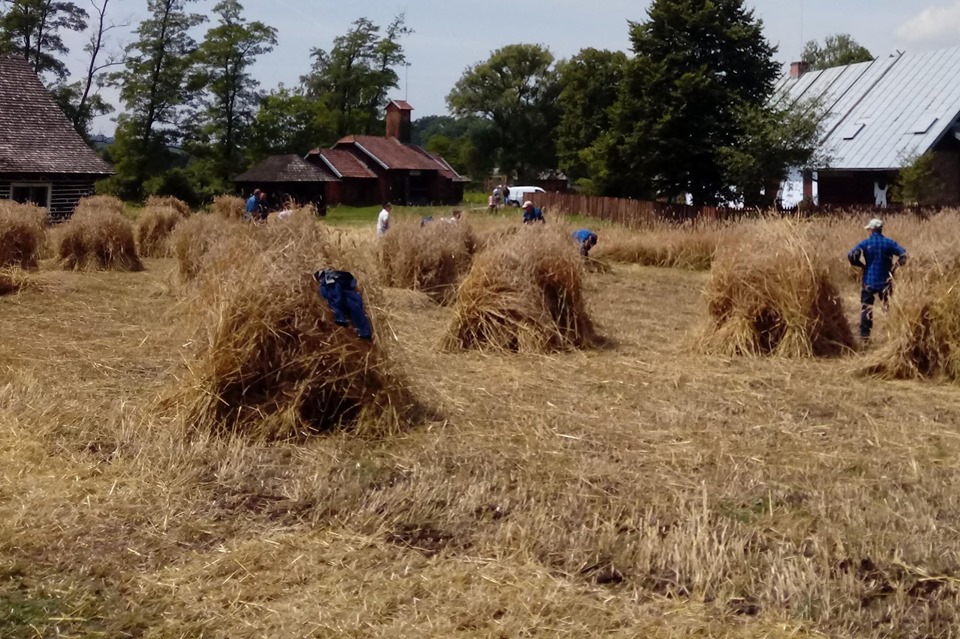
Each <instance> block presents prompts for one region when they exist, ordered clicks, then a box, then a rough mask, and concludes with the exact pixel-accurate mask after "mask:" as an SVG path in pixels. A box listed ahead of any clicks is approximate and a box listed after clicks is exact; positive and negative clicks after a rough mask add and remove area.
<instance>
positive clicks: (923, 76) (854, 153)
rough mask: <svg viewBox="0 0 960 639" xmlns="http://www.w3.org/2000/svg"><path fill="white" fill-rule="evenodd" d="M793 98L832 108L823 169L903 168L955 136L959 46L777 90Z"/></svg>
mask: <svg viewBox="0 0 960 639" xmlns="http://www.w3.org/2000/svg"><path fill="white" fill-rule="evenodd" d="M777 87H778V89H779V90H780V91H781V92H785V93H786V95H788V96H789V99H790V100H793V101H802V100H807V99H819V100H821V102H822V106H823V108H824V109H826V112H827V113H826V117H825V119H824V122H823V129H824V135H825V137H824V141H823V146H822V150H823V151H824V152H825V154H826V155H827V156H828V157H829V164H828V166H825V167H822V168H824V169H834V170H854V171H856V170H860V171H865V170H889V169H899V168H902V167H903V166H904V163H905V161H906V160H908V159H909V158H911V157H912V156H914V155H916V154H920V153H924V152H926V151H929V150H930V149H931V148H933V147H934V146H935V145H936V144H937V143H938V142H939V141H940V140H941V139H942V138H943V137H944V136H945V135H948V134H951V133H952V131H953V128H954V126H955V125H956V123H957V120H958V118H960V47H957V48H952V49H941V50H938V51H927V52H923V53H904V54H902V55H900V56H896V57H888V58H878V59H877V60H874V61H873V62H862V63H859V64H852V65H849V66H845V67H836V68H833V69H827V70H825V71H812V72H809V73H805V74H803V75H802V76H801V77H799V78H791V77H790V75H789V74H786V75H785V76H784V77H783V78H781V80H780V82H779V83H778V85H777Z"/></svg>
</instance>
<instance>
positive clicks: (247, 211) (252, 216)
mask: <svg viewBox="0 0 960 639" xmlns="http://www.w3.org/2000/svg"><path fill="white" fill-rule="evenodd" d="M269 214H270V207H269V206H268V205H267V194H266V193H265V192H263V191H261V190H260V189H254V190H253V194H252V195H251V196H250V197H248V198H247V204H246V206H245V207H244V212H243V220H244V221H245V222H256V221H258V220H265V219H267V216H268V215H269Z"/></svg>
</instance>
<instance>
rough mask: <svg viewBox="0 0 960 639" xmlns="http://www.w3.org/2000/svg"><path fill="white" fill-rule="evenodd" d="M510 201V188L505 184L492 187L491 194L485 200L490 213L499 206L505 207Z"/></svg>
mask: <svg viewBox="0 0 960 639" xmlns="http://www.w3.org/2000/svg"><path fill="white" fill-rule="evenodd" d="M509 200H510V187H508V186H507V185H506V184H501V185H500V186H495V187H493V193H492V194H491V195H490V197H489V198H487V204H488V205H489V207H490V212H491V213H494V212H496V211H497V209H499V208H500V207H501V206H506V205H507V204H508V202H509Z"/></svg>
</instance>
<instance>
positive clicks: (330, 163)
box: [310, 149, 377, 178]
mask: <svg viewBox="0 0 960 639" xmlns="http://www.w3.org/2000/svg"><path fill="white" fill-rule="evenodd" d="M310 155H319V156H320V158H321V159H322V160H323V162H324V164H325V165H326V166H327V167H329V168H330V170H331V171H333V172H334V174H335V175H337V176H338V177H341V178H376V177H377V174H376V173H374V172H373V171H371V170H370V168H369V167H367V166H366V165H365V164H364V163H363V162H361V161H360V158H358V157H357V156H355V155H354V154H353V153H351V152H350V151H346V150H343V149H323V150H322V151H321V150H319V149H315V150H314V151H310Z"/></svg>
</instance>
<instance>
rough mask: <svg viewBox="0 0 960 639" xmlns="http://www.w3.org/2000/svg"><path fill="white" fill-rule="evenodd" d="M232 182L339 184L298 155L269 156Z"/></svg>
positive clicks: (326, 172) (328, 173)
mask: <svg viewBox="0 0 960 639" xmlns="http://www.w3.org/2000/svg"><path fill="white" fill-rule="evenodd" d="M233 181H234V182H257V183H260V184H271V183H272V184H285V183H290V182H339V180H338V179H337V178H336V177H334V176H333V175H332V174H331V173H330V172H328V171H325V170H323V169H321V168H320V167H319V166H314V165H313V164H310V163H309V162H307V161H306V160H304V159H303V158H301V157H300V156H299V155H271V156H270V157H268V158H267V159H266V160H264V161H263V162H261V163H260V164H258V165H256V166H255V167H253V168H251V169H250V170H249V171H247V172H246V173H243V174H241V175H238V176H237V177H235V178H234V179H233Z"/></svg>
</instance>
